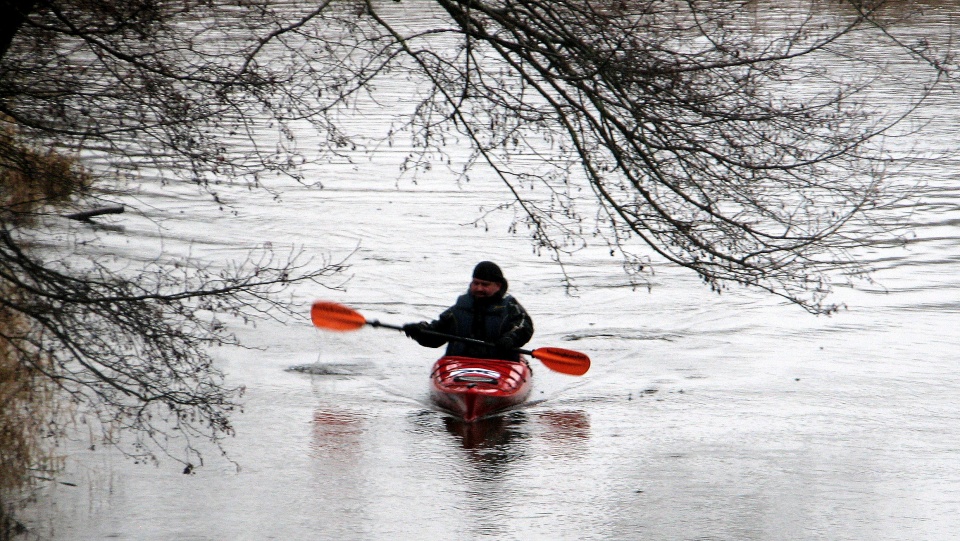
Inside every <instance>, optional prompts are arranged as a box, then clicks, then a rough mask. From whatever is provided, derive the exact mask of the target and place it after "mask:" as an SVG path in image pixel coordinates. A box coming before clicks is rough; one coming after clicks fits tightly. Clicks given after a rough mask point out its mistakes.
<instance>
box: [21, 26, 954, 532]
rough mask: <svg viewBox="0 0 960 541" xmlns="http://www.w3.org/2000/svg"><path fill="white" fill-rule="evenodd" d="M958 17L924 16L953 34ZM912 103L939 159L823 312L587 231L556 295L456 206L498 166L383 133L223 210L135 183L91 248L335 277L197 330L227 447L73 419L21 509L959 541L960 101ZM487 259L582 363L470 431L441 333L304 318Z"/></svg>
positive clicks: (419, 303) (521, 258) (410, 303)
mask: <svg viewBox="0 0 960 541" xmlns="http://www.w3.org/2000/svg"><path fill="white" fill-rule="evenodd" d="M951 17H952V18H951ZM956 17H957V16H956V14H954V15H952V16H950V15H949V14H943V13H942V12H941V14H940V15H938V16H937V17H934V18H933V19H930V21H931V25H932V26H931V28H932V29H933V30H935V31H936V30H938V29H939V31H941V32H942V31H943V28H952V29H953V30H955V29H956V25H955V21H957V20H958V19H957V18H956ZM944 21H954V22H951V23H950V26H949V27H943V26H938V25H941V24H946V23H944ZM930 106H931V107H930V108H929V109H926V110H924V111H921V115H922V114H927V115H928V116H927V118H929V119H930V120H931V123H929V124H928V125H926V126H925V127H924V128H923V130H924V131H922V132H920V133H918V134H916V135H915V136H914V137H915V139H913V142H914V143H917V144H919V145H921V146H923V147H924V148H925V149H926V150H929V151H930V153H931V154H930V155H931V156H933V155H936V156H938V157H937V158H936V159H931V160H928V161H925V162H922V163H919V164H916V165H915V166H913V167H911V168H908V169H907V170H906V171H905V172H902V173H900V174H902V175H904V178H905V184H912V183H914V182H915V181H916V182H919V181H922V188H921V190H922V191H921V193H919V194H918V197H917V198H916V199H915V201H916V202H915V204H914V205H913V206H912V207H911V208H910V211H911V214H910V229H911V230H912V238H913V240H912V241H911V242H910V243H908V244H907V245H906V246H904V247H900V248H887V249H879V248H878V249H877V250H876V252H875V253H868V254H865V257H866V258H868V259H869V260H871V262H872V263H873V264H874V266H876V267H877V269H878V270H877V272H876V274H875V275H874V276H875V278H876V280H877V284H876V285H871V286H866V287H860V288H858V289H840V290H838V291H837V293H836V300H838V301H841V302H843V303H845V304H846V306H847V309H845V310H843V311H841V312H839V313H838V314H836V315H834V316H831V317H814V316H811V315H809V314H807V313H806V312H804V311H803V310H801V309H799V308H797V307H794V306H790V305H786V304H783V303H781V302H778V301H777V300H775V299H772V298H770V297H768V296H764V295H762V294H759V293H757V292H753V291H748V290H739V289H733V290H731V291H726V292H724V293H723V294H722V295H716V294H713V293H710V292H709V291H708V290H707V289H705V288H704V287H703V286H702V285H701V284H700V283H699V282H698V280H697V279H696V277H695V276H691V275H689V274H687V273H686V272H684V271H681V270H679V269H675V268H672V267H669V266H659V267H657V273H656V274H655V275H654V276H653V277H652V279H651V284H650V286H651V287H650V288H649V290H648V289H646V288H641V289H634V288H633V287H631V286H630V284H629V283H628V282H627V279H626V278H625V277H624V276H623V275H622V273H621V271H620V267H619V262H618V260H616V259H612V258H610V257H609V256H608V255H607V254H606V253H605V251H604V250H599V249H598V250H595V251H594V250H591V249H588V250H585V251H584V252H582V253H580V254H578V255H577V256H576V257H575V258H573V259H572V260H570V261H568V263H567V267H566V271H567V273H568V274H569V275H570V276H571V277H572V278H573V279H574V280H575V283H576V285H577V289H575V290H574V291H572V292H570V291H568V290H567V289H566V288H565V287H564V284H563V274H562V272H561V270H560V269H559V268H558V267H557V266H556V265H555V264H553V263H552V262H551V261H550V260H549V258H547V257H541V256H538V255H536V254H535V253H533V250H532V249H531V247H530V244H529V242H528V240H527V239H526V238H525V237H524V236H523V235H515V234H512V233H510V232H509V231H508V229H509V225H510V218H511V216H510V215H508V214H506V213H494V214H492V215H489V216H487V217H486V219H485V221H482V222H481V224H480V225H479V226H478V225H477V224H475V223H474V222H475V221H476V220H477V219H478V218H479V217H480V216H481V209H489V208H492V207H494V206H495V205H496V204H498V203H499V202H500V201H502V200H503V198H504V197H506V194H505V192H504V189H503V187H502V186H501V185H499V184H498V183H497V181H496V180H495V179H492V178H490V179H485V178H484V177H483V175H477V176H475V180H474V181H471V182H470V183H469V184H466V185H462V186H458V185H456V184H455V183H452V182H450V181H449V178H450V176H449V175H445V174H444V172H442V171H437V172H435V173H434V174H433V175H425V176H422V177H421V178H419V179H417V182H416V183H414V182H413V181H412V180H411V179H410V178H409V177H400V175H399V173H398V168H397V164H398V162H399V160H400V159H401V158H402V154H403V152H402V150H400V149H393V150H392V151H388V152H378V153H376V154H375V155H374V156H373V158H369V159H368V158H362V159H361V158H358V159H355V160H354V161H353V163H341V164H334V165H331V166H329V167H327V168H324V169H322V170H318V171H316V172H315V175H316V180H317V181H320V182H322V184H323V189H317V188H315V187H314V188H311V187H306V186H299V185H292V186H286V187H284V189H283V191H282V195H281V197H280V199H279V200H275V199H273V198H272V197H271V196H270V195H269V194H265V193H260V192H249V193H248V192H239V191H238V192H237V193H234V194H232V201H233V203H234V207H233V208H234V210H235V211H236V213H232V212H221V211H219V210H217V209H216V208H211V207H213V205H211V204H210V201H209V199H208V197H207V196H205V195H202V194H197V193H195V192H194V191H193V190H192V189H191V188H188V187H178V186H175V185H174V186H166V187H163V188H160V187H157V186H154V185H152V184H150V183H147V184H145V185H144V186H142V188H141V189H140V191H139V193H138V194H137V195H136V196H135V197H131V198H129V199H127V200H125V201H124V202H125V203H126V204H127V205H128V206H129V208H130V211H129V212H128V213H127V214H125V215H122V216H120V217H115V218H113V219H112V220H113V222H112V223H114V224H116V225H119V226H122V229H119V228H118V230H116V231H104V232H102V233H101V236H102V238H103V239H104V242H105V243H106V245H107V247H108V250H109V251H111V253H114V254H117V255H120V256H122V257H129V258H131V259H135V260H140V259H149V258H151V257H153V255H154V250H155V249H156V246H158V245H162V246H163V247H164V249H166V250H167V251H168V252H172V253H176V252H177V251H178V250H182V251H184V252H186V251H189V252H190V253H193V254H194V255H202V256H203V257H205V258H209V259H210V260H221V259H222V260H227V259H230V258H232V257H239V256H240V255H241V254H242V253H243V252H244V251H245V250H246V249H248V248H250V247H254V246H257V245H260V244H263V243H270V244H271V245H272V246H273V247H274V248H281V249H282V248H284V247H287V246H291V245H295V246H298V247H303V248H304V249H305V250H306V251H307V252H309V253H312V254H317V257H318V258H320V257H323V256H326V255H329V256H331V257H333V258H335V259H339V258H343V257H346V256H348V255H349V259H348V261H347V262H348V263H349V264H350V268H349V270H348V271H347V275H346V276H345V278H349V280H347V281H346V282H345V283H344V284H343V288H342V289H341V290H327V289H324V288H319V287H314V288H306V287H304V288H301V289H298V290H297V291H296V292H295V295H296V298H297V301H298V302H300V303H302V305H303V307H304V316H303V318H302V319H299V320H295V321H284V322H262V323H260V324H258V325H257V326H256V327H255V328H238V329H237V332H238V333H240V335H241V338H242V339H243V341H244V342H245V343H246V344H247V345H249V346H254V349H239V348H224V349H221V350H218V351H216V357H217V358H218V359H219V361H220V362H221V363H222V365H223V367H224V369H225V371H226V372H227V373H228V375H229V378H230V380H231V381H232V382H235V383H237V384H243V385H246V387H247V394H246V396H245V408H244V412H243V413H242V414H239V415H237V416H236V418H235V423H236V428H237V435H236V437H235V438H232V439H231V440H229V441H228V442H227V443H226V449H227V451H228V453H229V459H230V460H226V459H223V458H220V457H218V456H217V455H216V454H215V453H213V454H209V455H208V456H206V462H205V464H204V466H203V467H201V468H199V469H198V470H196V472H195V473H194V474H192V475H183V474H182V473H181V470H182V465H180V464H178V463H176V462H175V461H172V460H165V461H161V463H160V464H159V465H158V466H154V465H142V464H133V463H132V462H131V461H129V460H127V459H125V458H123V457H121V456H119V455H118V454H116V453H113V452H111V451H109V450H106V449H104V448H101V447H97V450H93V451H91V450H89V449H88V447H89V442H88V441H86V440H85V439H84V437H83V435H82V434H78V435H77V436H76V438H75V441H74V442H71V443H68V444H66V445H65V446H64V448H63V452H64V455H65V470H64V473H63V475H62V476H61V477H60V481H62V482H56V483H50V484H49V485H47V486H45V487H42V488H41V490H40V491H39V493H38V496H37V501H36V503H35V504H34V505H32V506H31V507H30V508H29V509H27V510H26V511H25V514H24V520H25V521H26V523H27V525H28V526H29V527H30V528H31V532H32V535H35V536H37V537H38V538H40V539H57V540H87V539H89V540H93V539H130V540H145V541H147V540H261V539H316V540H320V539H322V540H327V539H330V540H384V539H390V540H396V539H453V538H460V539H498V540H499V539H523V540H529V539H550V540H556V539H570V540H575V539H598V540H599V539H603V540H627V539H631V540H632V539H644V540H757V541H760V540H762V541H777V540H831V541H836V540H893V539H897V540H921V539H922V540H947V539H954V538H955V536H956V532H957V531H960V475H958V470H960V413H958V412H960V367H958V366H957V353H956V352H957V351H958V350H960V347H958V346H960V338H958V337H957V329H958V328H960V229H958V228H957V224H958V223H960V210H958V209H960V158H958V157H957V154H956V153H955V152H954V153H953V155H952V156H951V155H950V154H949V150H950V148H949V147H950V145H955V144H956V134H955V127H954V126H955V122H953V121H951V120H950V118H954V119H955V118H956V115H957V113H958V112H960V104H958V101H957V96H956V95H953V94H950V93H948V92H945V93H943V94H941V95H939V97H938V98H937V101H935V102H931V104H930ZM934 112H936V113H937V114H934ZM944 112H947V113H949V115H948V114H944ZM384 114H385V113H384ZM363 118H364V119H365V120H363V122H369V123H371V124H377V123H378V122H380V121H381V120H382V119H380V118H379V117H377V116H376V115H375V114H374V115H372V116H371V115H367V116H365V117H363ZM939 151H948V152H946V153H945V154H944V153H940V152H939ZM945 156H946V157H945ZM398 179H399V180H398ZM226 195H227V196H229V195H230V194H226ZM197 223H204V228H203V231H202V232H200V233H198V231H197V226H196V224H197ZM63 227H73V225H72V224H64V225H63ZM484 259H491V260H494V261H497V262H498V263H500V264H501V266H502V267H503V268H504V272H505V274H506V276H507V277H508V279H509V280H510V290H511V292H513V293H514V294H515V296H516V297H517V298H518V299H519V300H520V302H521V303H523V304H524V306H525V307H526V308H527V310H528V311H529V312H530V313H531V315H532V316H533V318H534V321H535V323H536V327H537V332H536V335H535V337H534V339H533V341H532V342H531V344H530V346H531V347H542V346H557V347H564V348H568V349H575V350H578V351H582V352H585V353H587V354H588V355H590V356H591V358H592V359H593V368H592V369H591V371H590V372H589V373H588V374H587V375H585V376H583V377H579V378H576V377H570V376H564V375H560V374H556V373H551V372H550V371H548V370H547V369H545V368H544V367H542V366H540V365H537V364H536V363H535V365H534V371H535V372H534V373H535V390H534V395H533V400H532V401H531V403H530V404H529V405H528V406H527V407H525V408H523V409H521V410H518V411H516V412H513V413H510V414H509V415H507V416H504V417H502V418H498V419H493V420H490V421H487V422H484V423H481V424H480V425H478V426H472V427H466V426H463V425H461V424H458V423H456V422H455V421H452V420H451V419H449V418H447V417H446V416H445V415H443V414H441V413H439V412H436V411H434V410H433V409H432V408H431V407H430V405H429V403H428V402H427V375H428V371H429V367H430V365H431V363H432V361H433V360H434V359H435V358H436V357H437V354H438V351H437V350H428V349H424V348H421V347H419V346H417V345H416V344H415V343H413V342H412V341H410V340H407V339H406V338H404V337H403V336H402V335H401V334H399V333H396V332H395V331H388V330H376V329H370V328H367V329H364V330H360V331H357V332H353V333H342V334H341V333H328V332H323V331H319V330H316V329H314V328H313V327H312V326H311V325H310V323H309V320H308V318H307V310H308V304H309V302H310V301H312V300H314V299H318V298H322V299H326V300H332V301H336V302H341V303H344V304H347V305H349V306H352V307H354V308H356V309H358V310H360V311H361V313H363V314H364V315H365V316H367V317H368V318H370V319H374V318H375V319H381V320H382V321H384V322H390V323H405V322H408V321H417V320H421V319H428V318H432V317H434V316H435V315H436V314H438V313H439V312H440V311H441V310H442V309H443V308H445V307H446V306H448V305H449V304H451V303H452V302H453V300H454V299H455V298H456V296H457V295H458V294H460V293H461V292H463V291H464V290H465V287H466V284H467V282H468V280H469V274H470V270H471V269H472V267H473V265H474V264H475V263H476V262H478V261H480V260H484ZM298 367H307V368H309V369H310V370H308V371H306V372H305V371H298V370H291V368H298Z"/></svg>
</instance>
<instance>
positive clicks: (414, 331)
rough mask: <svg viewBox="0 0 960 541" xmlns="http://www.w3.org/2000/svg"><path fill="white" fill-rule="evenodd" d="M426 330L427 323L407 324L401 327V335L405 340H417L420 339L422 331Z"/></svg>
mask: <svg viewBox="0 0 960 541" xmlns="http://www.w3.org/2000/svg"><path fill="white" fill-rule="evenodd" d="M426 329H427V323H426V322H425V321H421V322H420V323H407V324H406V325H404V326H403V334H405V335H407V338H413V339H414V340H417V339H419V338H420V336H421V334H422V331H424V330H426Z"/></svg>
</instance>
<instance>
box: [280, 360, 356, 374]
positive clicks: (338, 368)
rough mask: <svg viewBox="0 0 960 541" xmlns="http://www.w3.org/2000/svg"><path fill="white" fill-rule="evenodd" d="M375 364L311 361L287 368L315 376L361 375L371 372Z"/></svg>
mask: <svg viewBox="0 0 960 541" xmlns="http://www.w3.org/2000/svg"><path fill="white" fill-rule="evenodd" d="M372 366H373V365H372V364H371V363H369V362H361V363H310V364H299V365H296V366H291V367H290V368H287V372H299V373H301V374H310V375H313V376H359V375H363V374H365V373H367V372H369V369H370V368H371V367H372Z"/></svg>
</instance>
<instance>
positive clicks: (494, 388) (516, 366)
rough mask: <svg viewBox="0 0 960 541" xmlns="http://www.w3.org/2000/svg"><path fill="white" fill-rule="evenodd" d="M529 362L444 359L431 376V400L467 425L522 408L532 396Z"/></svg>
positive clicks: (465, 358)
mask: <svg viewBox="0 0 960 541" xmlns="http://www.w3.org/2000/svg"><path fill="white" fill-rule="evenodd" d="M532 375H533V374H532V372H531V371H530V365H529V364H527V362H526V361H525V360H521V361H506V360H500V359H475V358H472V357H441V358H440V359H439V360H437V362H436V363H435V364H434V365H433V371H432V372H431V373H430V384H431V386H430V396H431V398H432V399H433V401H434V403H436V404H437V406H439V407H441V408H443V409H444V410H446V411H448V412H450V413H452V414H454V415H456V416H457V417H459V418H461V419H463V420H464V421H467V422H473V421H476V420H477V419H481V418H483V417H485V416H487V415H491V414H494V413H497V412H500V411H503V410H505V409H508V408H511V407H513V406H516V405H518V404H521V403H522V402H523V401H524V400H526V399H527V397H528V396H529V395H530V388H531V383H532V382H531V376H532Z"/></svg>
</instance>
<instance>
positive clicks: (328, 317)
mask: <svg viewBox="0 0 960 541" xmlns="http://www.w3.org/2000/svg"><path fill="white" fill-rule="evenodd" d="M310 319H312V320H313V324H314V325H315V326H317V327H319V328H321V329H329V330H331V331H355V330H357V329H359V328H360V327H363V326H364V325H366V324H367V320H366V319H364V317H363V315H362V314H360V313H359V312H357V311H356V310H351V309H350V308H347V307H346V306H343V305H342V304H337V303H335V302H324V301H316V302H315V303H313V306H312V307H311V308H310Z"/></svg>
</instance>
